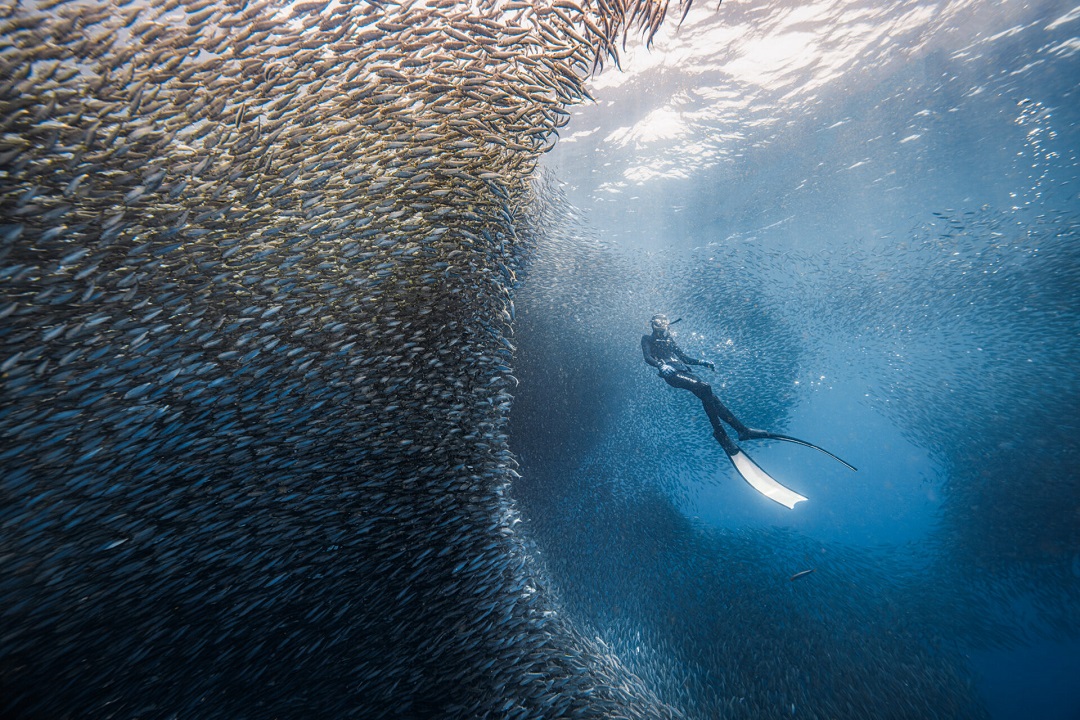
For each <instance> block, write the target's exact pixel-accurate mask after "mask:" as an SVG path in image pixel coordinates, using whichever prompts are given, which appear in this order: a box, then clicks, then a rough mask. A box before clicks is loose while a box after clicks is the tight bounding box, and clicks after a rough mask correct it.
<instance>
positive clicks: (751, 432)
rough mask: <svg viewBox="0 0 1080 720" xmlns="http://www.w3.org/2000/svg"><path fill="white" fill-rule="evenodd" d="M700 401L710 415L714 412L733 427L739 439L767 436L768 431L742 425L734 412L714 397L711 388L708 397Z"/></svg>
mask: <svg viewBox="0 0 1080 720" xmlns="http://www.w3.org/2000/svg"><path fill="white" fill-rule="evenodd" d="M701 402H702V404H704V405H705V411H706V412H708V413H709V415H710V416H712V415H713V414H715V415H716V416H717V417H719V418H720V419H721V420H723V421H724V422H726V423H727V424H728V425H730V426H731V427H732V428H734V429H735V432H736V433H738V434H739V439H740V440H758V439H761V438H764V437H768V435H769V433H767V432H765V431H764V430H757V429H755V428H752V427H747V426H746V425H744V424H743V423H742V422H741V421H740V420H739V418H737V417H735V414H734V413H732V412H731V411H730V410H728V408H727V406H726V405H724V403H722V402H720V398H718V397H716V393H714V392H712V391H711V390H710V392H709V397H708V398H702V400H701ZM710 406H711V410H710Z"/></svg>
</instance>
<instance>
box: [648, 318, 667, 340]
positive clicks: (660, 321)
mask: <svg viewBox="0 0 1080 720" xmlns="http://www.w3.org/2000/svg"><path fill="white" fill-rule="evenodd" d="M649 324H650V325H651V326H652V331H653V335H666V334H667V331H668V328H669V327H671V323H670V322H668V319H667V315H653V317H652V320H651V321H650V323H649Z"/></svg>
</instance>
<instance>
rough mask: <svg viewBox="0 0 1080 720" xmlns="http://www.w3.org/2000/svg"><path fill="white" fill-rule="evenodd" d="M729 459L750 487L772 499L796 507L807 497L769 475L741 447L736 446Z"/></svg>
mask: <svg viewBox="0 0 1080 720" xmlns="http://www.w3.org/2000/svg"><path fill="white" fill-rule="evenodd" d="M728 459H730V460H731V464H732V465H734V466H735V469H736V470H738V472H739V474H740V475H742V479H743V480H745V481H746V482H748V483H749V484H750V487H752V488H754V489H755V490H757V491H758V492H759V493H761V494H762V495H764V496H765V497H767V498H769V499H770V500H774V501H776V502H778V503H780V504H781V505H785V506H787V507H789V508H794V507H795V503H800V502H802V501H803V500H805V499H806V498H805V497H803V496H802V495H800V494H799V493H797V492H795V491H794V490H791V489H790V488H786V487H784V486H783V485H781V484H780V483H778V482H776V481H775V480H773V479H772V478H771V477H769V475H768V473H766V472H765V471H764V470H762V469H761V468H760V467H758V465H757V463H755V462H754V461H753V460H751V459H750V456H749V455H747V454H746V453H744V452H743V451H742V450H741V449H739V448H737V447H736V448H735V452H733V453H729V454H728Z"/></svg>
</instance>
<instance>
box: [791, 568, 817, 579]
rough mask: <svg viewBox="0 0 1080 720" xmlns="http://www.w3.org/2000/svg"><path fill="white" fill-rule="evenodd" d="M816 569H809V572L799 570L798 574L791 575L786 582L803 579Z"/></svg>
mask: <svg viewBox="0 0 1080 720" xmlns="http://www.w3.org/2000/svg"><path fill="white" fill-rule="evenodd" d="M816 569H817V568H810V569H809V570H800V571H799V572H797V573H795V574H794V575H792V576H791V577H789V578H788V580H798V579H799V578H801V577H805V576H807V575H809V574H810V573H812V572H814V570H816Z"/></svg>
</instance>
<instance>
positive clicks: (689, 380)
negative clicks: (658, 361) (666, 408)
mask: <svg viewBox="0 0 1080 720" xmlns="http://www.w3.org/2000/svg"><path fill="white" fill-rule="evenodd" d="M664 380H666V381H667V384H668V385H671V386H672V387H677V388H680V389H682V390H689V391H690V392H692V393H694V395H696V396H697V398H698V399H699V400H701V405H702V407H704V408H705V414H706V415H708V416H709V423H710V424H711V425H712V427H713V437H714V438H716V441H717V442H718V443H720V447H722V448H724V452H726V453H727V454H728V455H732V454H734V453H736V452H738V451H739V446H738V445H736V444H735V442H734V441H733V440H732V439H731V438H730V437H728V434H727V432H726V431H725V430H724V426H723V424H721V422H720V420H721V419H723V413H725V412H726V413H727V415H728V416H729V417H730V418H731V420H734V421H735V423H738V422H739V421H738V420H735V416H734V415H732V414H731V413H730V412H728V410H727V408H725V407H724V406H723V405H722V404H721V403H720V401H719V400H718V399H717V397H716V394H715V393H713V391H712V386H711V385H709V383H707V382H704V381H702V380H698V379H697V378H696V377H694V376H693V375H690V374H689V373H678V374H676V375H672V376H671V377H667V378H664ZM728 424H729V425H731V426H732V427H736V426H735V424H734V423H732V422H731V421H728ZM743 427H745V426H743Z"/></svg>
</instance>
